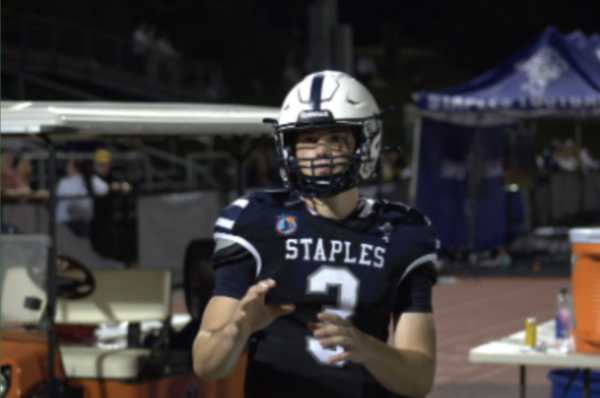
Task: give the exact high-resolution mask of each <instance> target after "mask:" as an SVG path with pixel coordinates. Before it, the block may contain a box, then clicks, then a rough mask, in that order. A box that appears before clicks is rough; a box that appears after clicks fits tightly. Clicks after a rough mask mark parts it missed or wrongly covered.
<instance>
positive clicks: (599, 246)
mask: <svg viewBox="0 0 600 398" xmlns="http://www.w3.org/2000/svg"><path fill="white" fill-rule="evenodd" d="M569 238H570V240H571V247H572V252H573V268H572V270H571V279H572V282H573V307H574V312H575V327H574V329H573V338H574V341H575V350H577V351H580V352H594V353H600V228H577V229H571V230H569Z"/></svg>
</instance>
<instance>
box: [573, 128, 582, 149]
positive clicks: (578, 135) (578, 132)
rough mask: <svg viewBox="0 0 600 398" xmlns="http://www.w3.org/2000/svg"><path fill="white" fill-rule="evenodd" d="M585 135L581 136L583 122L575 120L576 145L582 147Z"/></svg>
mask: <svg viewBox="0 0 600 398" xmlns="http://www.w3.org/2000/svg"><path fill="white" fill-rule="evenodd" d="M582 142H583V137H582V136H581V122H580V121H577V122H575V145H577V146H578V147H579V148H581V145H582Z"/></svg>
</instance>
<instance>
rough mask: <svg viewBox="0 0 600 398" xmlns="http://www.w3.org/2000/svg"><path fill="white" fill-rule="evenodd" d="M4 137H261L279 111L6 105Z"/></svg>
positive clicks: (160, 105) (89, 104) (188, 106)
mask: <svg viewBox="0 0 600 398" xmlns="http://www.w3.org/2000/svg"><path fill="white" fill-rule="evenodd" d="M1 112H2V118H1V120H2V123H1V124H2V127H1V133H2V136H5V137H7V136H23V135H37V134H40V133H45V132H47V133H51V134H52V135H53V136H55V137H56V136H62V135H64V134H65V133H66V135H67V137H68V138H70V139H73V138H75V137H74V135H75V136H82V138H83V136H85V137H93V136H98V137H123V136H128V137H131V136H139V137H148V136H165V135H174V136H234V135H246V136H247V135H249V136H261V135H269V134H271V133H272V131H273V130H272V127H271V126H270V125H268V124H265V123H263V119H264V118H271V119H277V118H278V117H279V109H278V108H272V107H262V106H246V105H225V104H223V105H221V104H183V103H134V102H88V101H79V102H62V101H2V103H1Z"/></svg>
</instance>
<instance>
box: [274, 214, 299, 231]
mask: <svg viewBox="0 0 600 398" xmlns="http://www.w3.org/2000/svg"><path fill="white" fill-rule="evenodd" d="M276 228H277V232H279V233H280V234H282V235H291V234H293V233H294V232H296V229H297V228H298V222H297V221H296V217H294V216H288V215H283V216H279V217H278V219H277V225H276Z"/></svg>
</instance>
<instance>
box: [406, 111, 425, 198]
mask: <svg viewBox="0 0 600 398" xmlns="http://www.w3.org/2000/svg"><path fill="white" fill-rule="evenodd" d="M422 122H423V117H422V116H421V115H419V116H418V117H417V119H416V120H415V126H414V128H413V151H412V161H411V165H410V168H411V176H410V185H409V188H408V204H409V205H410V206H414V205H415V204H416V202H417V179H418V176H419V152H420V151H421V125H422Z"/></svg>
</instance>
